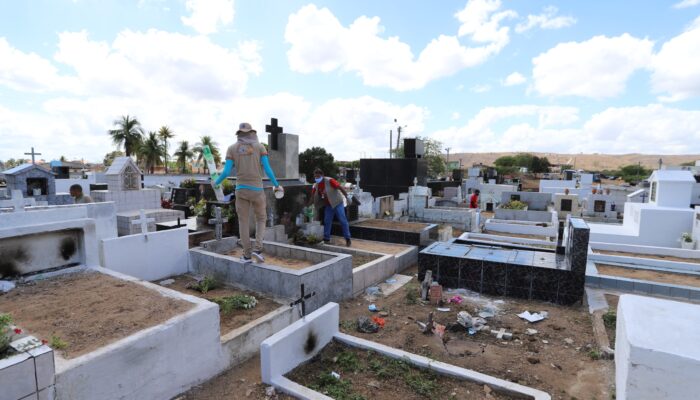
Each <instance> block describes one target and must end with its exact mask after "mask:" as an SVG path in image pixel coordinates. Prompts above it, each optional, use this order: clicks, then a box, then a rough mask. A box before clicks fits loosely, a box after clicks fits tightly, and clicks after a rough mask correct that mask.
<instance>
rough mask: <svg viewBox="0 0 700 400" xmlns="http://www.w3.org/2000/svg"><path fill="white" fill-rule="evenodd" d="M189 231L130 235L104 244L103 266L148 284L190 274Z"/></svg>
mask: <svg viewBox="0 0 700 400" xmlns="http://www.w3.org/2000/svg"><path fill="white" fill-rule="evenodd" d="M187 240H188V232H187V228H178V229H170V230H166V231H160V232H151V233H149V234H148V235H146V236H144V235H140V234H139V235H130V236H122V237H118V238H112V239H104V240H102V241H101V248H102V251H101V254H100V255H101V265H102V266H103V267H105V268H108V269H110V270H113V271H117V272H120V273H122V274H125V275H129V276H133V277H136V278H139V279H143V280H146V281H154V280H157V279H165V278H167V277H170V276H175V275H181V274H184V273H186V272H187V271H188V269H189V268H188V267H189V250H188V244H187V243H188V242H187Z"/></svg>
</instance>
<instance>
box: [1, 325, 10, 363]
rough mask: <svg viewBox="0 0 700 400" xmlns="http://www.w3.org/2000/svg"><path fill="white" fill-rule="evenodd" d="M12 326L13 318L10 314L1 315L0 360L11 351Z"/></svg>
mask: <svg viewBox="0 0 700 400" xmlns="http://www.w3.org/2000/svg"><path fill="white" fill-rule="evenodd" d="M11 325H12V317H11V316H10V314H0V358H2V357H3V356H4V355H5V353H6V352H7V351H8V350H9V349H10V339H11V337H12V330H11V328H10V326H11Z"/></svg>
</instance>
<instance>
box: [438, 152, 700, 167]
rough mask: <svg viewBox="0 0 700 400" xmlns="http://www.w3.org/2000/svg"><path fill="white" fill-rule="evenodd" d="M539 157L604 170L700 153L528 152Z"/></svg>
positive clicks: (473, 157)
mask: <svg viewBox="0 0 700 400" xmlns="http://www.w3.org/2000/svg"><path fill="white" fill-rule="evenodd" d="M527 153H530V154H534V155H536V156H538V157H547V159H548V160H549V162H550V163H552V164H572V165H575V168H576V169H585V170H593V171H595V170H604V169H617V168H620V167H622V166H625V165H630V164H637V163H640V162H641V163H642V166H644V167H647V168H653V169H656V168H658V166H659V158H660V159H662V160H663V163H664V164H667V165H680V164H682V163H684V162H689V161H693V162H694V161H696V160H700V154H679V155H668V154H663V155H660V154H557V153H537V152H527ZM514 154H518V152H502V153H456V154H450V161H457V160H462V166H463V167H470V166H472V164H479V163H482V164H484V165H493V162H494V161H495V160H496V159H497V158H499V157H502V156H509V155H514Z"/></svg>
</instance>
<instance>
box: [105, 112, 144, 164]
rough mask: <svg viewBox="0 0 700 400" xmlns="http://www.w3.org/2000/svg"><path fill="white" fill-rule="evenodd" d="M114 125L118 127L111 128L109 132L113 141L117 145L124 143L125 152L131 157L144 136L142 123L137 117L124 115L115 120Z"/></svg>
mask: <svg viewBox="0 0 700 400" xmlns="http://www.w3.org/2000/svg"><path fill="white" fill-rule="evenodd" d="M114 125H116V126H117V129H110V130H109V131H107V133H108V134H109V136H111V137H112V142H114V144H115V145H116V146H117V147H120V146H121V145H122V143H123V144H124V152H125V153H126V156H127V157H130V156H131V153H136V152H137V150H138V149H139V147H140V144H141V140H142V138H143V129H141V123H140V122H139V120H138V119H136V117H133V118H131V117H129V116H128V115H127V116H123V115H122V118H121V119H117V120H114Z"/></svg>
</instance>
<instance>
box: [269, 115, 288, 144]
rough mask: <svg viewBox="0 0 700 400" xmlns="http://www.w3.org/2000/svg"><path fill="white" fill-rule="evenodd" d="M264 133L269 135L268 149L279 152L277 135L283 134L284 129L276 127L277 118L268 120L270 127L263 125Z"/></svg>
mask: <svg viewBox="0 0 700 400" xmlns="http://www.w3.org/2000/svg"><path fill="white" fill-rule="evenodd" d="M265 132H267V133H269V134H270V149H272V150H279V140H278V139H279V135H281V134H282V133H284V128H282V127H281V126H278V125H277V118H271V119H270V125H265Z"/></svg>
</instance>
